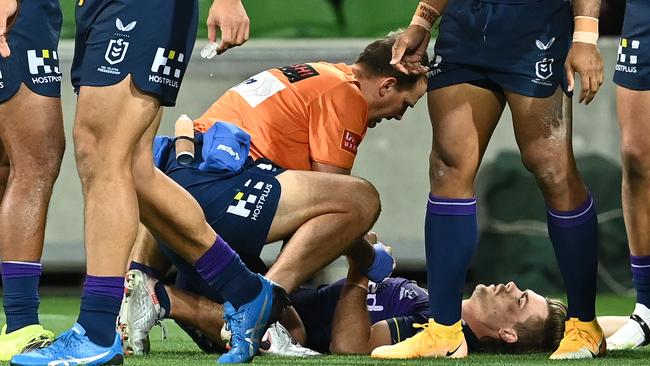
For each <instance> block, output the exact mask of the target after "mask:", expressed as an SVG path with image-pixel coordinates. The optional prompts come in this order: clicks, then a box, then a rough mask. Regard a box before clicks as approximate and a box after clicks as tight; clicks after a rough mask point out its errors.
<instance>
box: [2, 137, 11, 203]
mask: <svg viewBox="0 0 650 366" xmlns="http://www.w3.org/2000/svg"><path fill="white" fill-rule="evenodd" d="M9 168H10V166H9V156H7V153H6V152H5V149H4V147H3V146H2V142H0V202H2V196H4V194H5V190H6V189H7V181H9Z"/></svg>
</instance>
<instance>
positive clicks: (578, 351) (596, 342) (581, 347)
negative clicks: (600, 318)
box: [551, 318, 607, 360]
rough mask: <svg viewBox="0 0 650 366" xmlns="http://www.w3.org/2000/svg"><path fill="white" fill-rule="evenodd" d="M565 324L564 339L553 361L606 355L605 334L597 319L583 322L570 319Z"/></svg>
mask: <svg viewBox="0 0 650 366" xmlns="http://www.w3.org/2000/svg"><path fill="white" fill-rule="evenodd" d="M564 324H565V326H564V327H565V328H564V338H562V341H561V342H560V346H559V347H558V348H557V350H555V352H553V354H552V355H551V359H552V360H567V359H578V358H595V357H598V356H602V355H604V354H605V350H606V348H607V343H606V342H605V334H604V333H603V330H602V329H601V328H600V325H598V322H597V321H596V320H595V319H594V320H592V321H590V322H582V321H580V320H578V319H577V318H570V319H569V320H567V321H566V322H565V323H564Z"/></svg>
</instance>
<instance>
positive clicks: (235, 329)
mask: <svg viewBox="0 0 650 366" xmlns="http://www.w3.org/2000/svg"><path fill="white" fill-rule="evenodd" d="M223 318H224V320H225V321H226V325H227V327H228V329H230V346H231V347H232V346H235V345H237V344H239V343H240V342H243V341H244V339H243V336H244V335H243V334H242V333H243V332H241V331H239V330H240V328H241V327H242V323H243V322H244V314H242V313H240V312H238V311H237V312H234V313H233V314H230V315H229V314H224V317H223Z"/></svg>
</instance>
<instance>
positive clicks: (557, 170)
mask: <svg viewBox="0 0 650 366" xmlns="http://www.w3.org/2000/svg"><path fill="white" fill-rule="evenodd" d="M522 161H523V163H524V167H525V168H526V169H527V170H528V171H529V172H531V173H532V174H533V176H534V177H535V179H536V180H537V184H538V185H539V186H540V188H541V189H542V191H543V192H549V191H551V192H552V191H554V190H557V189H558V188H559V187H561V186H564V185H566V182H567V179H568V167H567V164H565V162H563V161H562V159H560V158H558V157H553V156H548V155H546V154H522Z"/></svg>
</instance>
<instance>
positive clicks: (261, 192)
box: [158, 134, 285, 301]
mask: <svg viewBox="0 0 650 366" xmlns="http://www.w3.org/2000/svg"><path fill="white" fill-rule="evenodd" d="M202 137H203V136H202V134H198V135H197V136H196V146H195V157H194V162H193V163H192V164H191V165H189V166H186V165H181V164H179V163H178V162H177V161H176V150H175V148H174V145H173V144H172V143H168V145H169V150H168V151H166V152H165V153H164V154H162V155H163V156H162V157H161V159H160V161H159V162H158V168H159V169H160V170H162V172H163V173H165V174H166V175H167V176H169V177H170V178H171V179H172V180H174V181H175V182H176V183H178V184H179V185H180V186H181V187H183V188H184V189H185V190H187V191H188V192H189V193H190V194H191V195H192V197H194V199H196V201H197V202H198V203H199V205H200V206H201V208H202V209H203V213H204V214H205V218H206V220H207V221H208V223H209V224H210V226H212V228H213V229H214V231H215V232H216V233H217V234H219V236H221V237H222V238H223V239H224V240H225V241H226V242H227V243H228V245H230V247H231V248H232V249H233V250H235V251H236V252H237V254H239V256H240V257H241V258H242V260H243V261H244V263H245V264H246V265H247V266H248V267H249V268H250V269H251V270H253V271H256V272H266V267H265V266H264V262H262V260H261V259H260V253H261V252H262V248H263V247H264V244H266V239H267V236H268V234H269V230H270V229H271V223H272V222H273V218H274V217H275V211H276V210H277V208H278V204H279V203H280V194H281V192H282V187H281V186H280V183H279V182H278V180H277V179H276V176H277V175H279V174H280V173H282V172H284V171H285V170H284V169H283V168H281V167H279V166H277V165H275V164H273V163H272V162H271V161H270V160H266V159H258V160H257V161H255V162H253V161H252V159H249V160H248V161H247V164H246V166H245V167H244V169H243V170H242V171H241V172H239V173H236V174H234V175H233V174H230V173H229V174H226V175H225V174H222V173H213V172H206V171H203V170H199V169H198V166H199V164H200V163H201V162H202V161H203V157H202V154H201V148H202V146H203V145H202V143H203V138H202ZM159 244H160V246H161V249H162V251H163V253H165V255H166V256H167V257H168V258H169V259H170V260H171V262H172V263H173V264H174V265H175V266H176V268H177V269H178V272H179V273H180V274H181V275H182V276H184V277H185V278H186V279H187V278H189V279H190V280H189V282H190V283H194V284H195V285H196V286H200V288H198V287H197V288H196V289H195V290H196V291H197V292H200V293H204V294H205V295H206V296H208V297H211V298H213V299H215V301H216V299H217V297H216V296H217V295H216V294H210V292H211V289H210V287H209V286H207V284H199V283H200V282H205V281H203V280H202V279H201V278H200V277H198V273H196V270H195V269H194V267H193V266H191V265H190V264H189V263H187V262H185V261H184V260H183V259H182V258H181V257H180V256H178V255H176V254H175V253H174V252H173V251H172V250H171V249H169V247H168V246H167V245H166V244H165V243H162V242H159Z"/></svg>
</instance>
